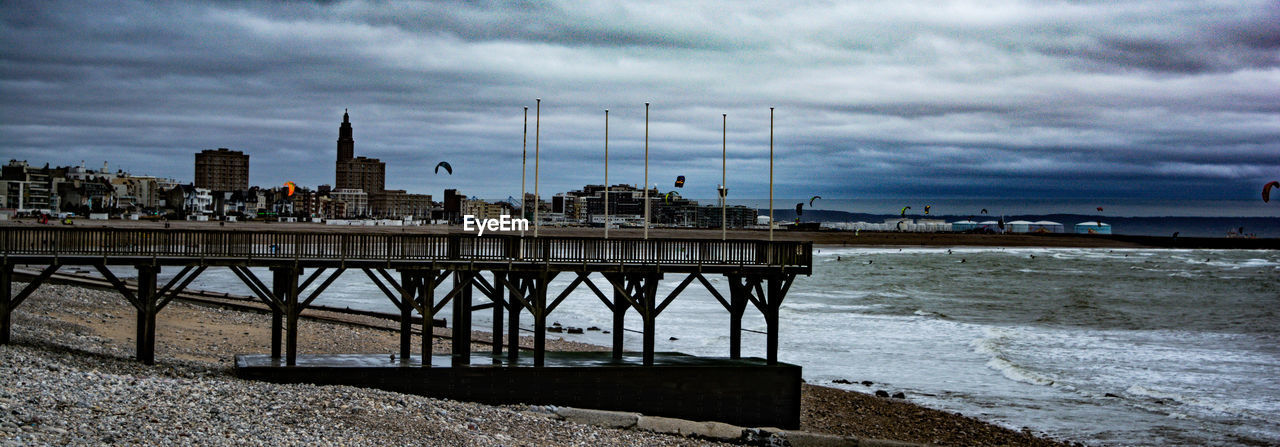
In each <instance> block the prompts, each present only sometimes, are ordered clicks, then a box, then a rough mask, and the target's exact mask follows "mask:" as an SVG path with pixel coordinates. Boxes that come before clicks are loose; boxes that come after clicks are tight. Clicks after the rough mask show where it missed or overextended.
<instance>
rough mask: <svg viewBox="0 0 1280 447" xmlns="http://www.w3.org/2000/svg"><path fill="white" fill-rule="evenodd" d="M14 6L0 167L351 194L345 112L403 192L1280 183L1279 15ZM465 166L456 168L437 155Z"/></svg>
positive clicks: (1177, 195) (1, 109)
mask: <svg viewBox="0 0 1280 447" xmlns="http://www.w3.org/2000/svg"><path fill="white" fill-rule="evenodd" d="M993 3H995V2H985V1H974V2H942V1H934V0H928V1H922V2H918V3H912V2H904V1H897V0H895V1H886V2H874V1H868V2H833V3H811V2H760V3H744V2H736V1H726V2H718V1H697V2H689V1H675V2H653V3H649V2H644V3H641V2H626V3H621V4H611V5H610V4H603V3H600V4H597V3H591V4H589V5H581V4H579V3H578V2H573V3H563V4H561V3H557V2H529V3H519V4H506V3H493V4H491V3H488V2H462V3H450V2H437V3H425V4H418V3H414V4H411V5H409V4H402V3H384V2H323V3H321V4H315V5H306V4H293V3H291V4H289V5H287V6H284V5H277V4H275V3H274V2H263V3H258V2H241V1H236V2H207V3H206V2H199V3H197V2H137V3H133V2H99V1H88V2H59V1H43V0H41V1H11V0H5V1H3V2H0V13H2V15H3V22H2V23H0V38H2V39H3V42H4V45H2V46H0V58H3V61H2V63H0V96H2V97H3V100H2V102H0V156H2V157H3V158H4V159H5V160H7V159H9V158H16V159H20V160H21V159H25V160H29V161H31V162H32V163H37V164H41V165H43V164H44V163H45V162H49V163H52V164H53V165H73V164H79V163H80V161H81V160H85V162H86V163H87V164H88V165H89V166H91V167H100V166H101V165H102V162H103V161H109V162H110V163H111V167H112V169H113V170H114V169H116V168H120V167H123V168H124V169H126V170H128V171H130V172H133V173H135V174H152V175H159V176H166V177H175V178H178V179H179V180H182V181H191V179H192V178H193V164H194V156H193V154H194V153H195V152H198V151H200V150H202V149H210V148H218V147H228V148H232V149H235V150H241V151H244V152H246V153H248V154H250V157H251V158H250V161H251V172H250V173H251V182H252V183H254V184H258V185H267V186H275V185H280V184H281V183H283V182H284V181H286V180H293V181H295V182H297V183H299V184H303V185H308V186H314V185H318V184H322V183H329V184H331V183H332V182H333V179H334V178H333V177H334V165H333V162H334V158H335V156H336V155H335V142H336V139H337V136H338V124H339V122H340V121H341V118H342V112H343V109H345V108H349V109H350V110H351V112H350V113H351V120H352V123H353V125H354V128H355V141H356V145H355V149H356V154H357V155H364V156H369V157H377V158H380V159H382V160H384V161H386V162H387V186H388V188H401V189H407V190H409V191H410V192H421V193H430V194H433V195H435V196H436V197H437V198H439V196H440V194H441V190H443V189H444V188H446V187H457V188H459V189H460V190H462V192H464V193H468V194H471V195H477V196H481V197H491V198H500V197H506V196H508V195H518V191H519V188H520V151H521V136H522V134H521V132H522V129H523V128H522V123H523V118H524V117H523V107H525V106H528V107H529V139H528V151H529V185H530V186H529V189H530V191H532V189H533V186H532V184H533V165H534V160H533V159H534V133H535V132H534V128H535V125H534V115H535V111H534V98H542V111H541V114H542V123H541V138H540V140H541V144H540V146H541V163H542V170H541V180H542V185H541V191H542V192H543V194H544V196H545V195H549V194H548V193H549V192H559V191H565V190H568V189H575V188H577V187H580V186H581V185H583V184H585V183H601V182H602V181H603V160H604V157H603V152H604V151H603V149H604V122H605V120H604V109H606V108H608V109H610V131H609V134H610V140H609V141H610V144H609V149H610V154H611V157H610V180H611V181H613V182H614V183H632V184H639V183H640V182H641V181H642V176H643V170H642V159H643V153H644V103H645V102H650V103H652V106H651V110H650V128H649V149H650V160H651V164H650V183H657V184H658V185H659V187H661V188H663V190H666V189H668V188H670V187H671V186H672V185H671V183H672V181H673V180H674V178H675V176H677V175H685V176H687V178H688V183H687V185H686V188H685V190H684V191H683V192H684V195H686V196H691V197H714V196H715V193H714V191H715V188H716V185H717V184H718V183H720V155H721V123H722V121H721V114H728V126H727V127H728V137H727V140H728V141H727V146H728V154H729V155H728V157H729V175H728V176H729V180H728V182H729V186H730V188H731V191H732V194H731V195H732V196H735V197H738V198H746V197H763V196H765V195H766V194H767V187H768V171H769V158H768V156H769V107H776V112H775V113H776V115H775V120H776V121H775V136H774V144H775V146H774V147H775V157H776V158H775V162H776V177H775V178H776V185H777V186H776V188H777V194H778V195H779V196H782V197H801V196H808V195H812V194H821V195H823V196H824V197H832V198H836V197H843V198H867V197H1005V198H1009V197H1062V198H1094V197H1097V198H1157V199H1237V200H1257V196H1258V195H1259V191H1260V189H1261V186H1262V185H1263V184H1264V183H1265V182H1266V181H1269V180H1273V179H1280V2H1276V1H1274V0H1269V1H1232V2H1215V1H1202V0H1196V1H1169V0H1159V1H1149V2H1141V1H1139V2H1113V1H1098V2H1089V1H1072V2H1035V3H1032V2H1012V3H1002V4H998V5H995V4H993ZM442 160H447V161H449V162H450V163H451V164H452V165H453V168H454V174H453V175H452V176H447V175H445V174H444V173H443V172H442V173H441V174H440V175H435V174H433V173H432V172H431V168H432V167H434V166H435V164H436V163H437V162H439V161H442Z"/></svg>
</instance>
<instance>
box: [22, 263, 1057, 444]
mask: <svg viewBox="0 0 1280 447" xmlns="http://www.w3.org/2000/svg"><path fill="white" fill-rule="evenodd" d="M314 314H315V313H313V312H312V311H307V312H306V313H304V314H303V318H304V320H307V321H305V323H304V324H303V326H302V334H303V335H302V336H301V337H299V351H300V352H305V353H315V354H319V353H383V352H396V351H397V350H398V340H399V336H398V333H397V332H395V330H394V329H395V327H396V324H395V323H394V322H390V321H386V320H379V319H376V318H374V317H367V316H351V315H344V316H342V318H344V319H345V318H350V319H351V321H350V322H349V323H342V322H334V321H319V320H314V319H309V318H308V316H309V315H314ZM13 316H14V321H13V323H14V342H15V344H16V345H18V346H21V347H23V348H33V349H43V350H48V349H60V350H68V351H72V352H75V353H77V355H101V356H105V357H109V358H112V359H115V360H118V361H119V362H124V363H126V364H127V363H128V362H132V361H133V360H132V353H133V343H132V336H133V335H134V331H133V324H132V319H133V318H134V313H133V309H132V308H131V307H128V304H126V301H125V300H124V299H123V298H122V297H120V296H119V295H118V293H116V292H114V291H106V290H97V289H93V288H86V287H80V286H75V285H64V284H45V285H43V286H41V287H40V288H39V289H37V291H36V293H35V294H34V295H33V296H32V297H31V299H29V300H27V301H26V302H25V303H24V305H23V306H20V307H18V308H17V309H15V310H14V314H13ZM269 319H270V316H269V314H264V313H256V312H249V311H242V310H228V309H226V308H223V307H221V306H218V305H214V304H199V303H190V302H186V301H184V300H181V299H179V300H176V301H175V302H174V303H173V304H171V305H170V306H169V307H168V308H166V310H165V312H162V313H161V314H160V317H159V319H158V327H157V337H158V338H157V344H156V355H157V366H155V367H144V366H142V365H140V364H136V365H137V367H138V368H139V369H140V370H148V369H155V368H159V369H165V368H166V367H169V368H172V366H167V365H170V364H173V363H179V364H188V363H191V364H196V365H199V366H200V367H202V368H207V369H209V370H210V371H215V372H216V373H217V374H218V375H222V376H230V375H231V374H232V373H231V367H232V362H233V361H234V360H233V356H234V355H235V354H237V353H246V352H264V351H266V350H268V346H269V340H270V333H269V329H268V328H269V327H270V323H269ZM379 323H381V324H382V325H383V327H384V328H385V329H379V328H374V327H371V326H378V325H379ZM447 331H448V330H447V329H446V330H444V331H442V332H444V333H447ZM441 335H444V334H443V333H442V334H441ZM487 336H488V333H486V332H482V331H475V332H473V335H472V337H473V339H475V340H477V341H481V340H485V339H486V337H487ZM525 338H528V339H529V340H528V341H527V342H528V343H531V341H532V340H531V339H532V337H531V336H526V337H522V345H523V344H525V343H526V341H525ZM418 340H420V339H418ZM547 345H548V348H549V349H553V350H607V349H608V348H607V347H603V346H596V345H589V344H585V343H578V342H573V341H569V340H564V339H563V337H548V338H547ZM414 349H415V351H416V349H418V348H417V347H416V346H415V348H414ZM433 350H435V351H437V352H447V350H448V345H447V340H442V339H440V338H437V339H436V343H435V344H434V345H433ZM227 380H231V381H240V379H235V378H233V377H232V378H227ZM241 382H246V383H250V382H248V381H241ZM259 385H260V386H268V387H270V386H271V385H269V384H256V383H255V385H254V386H259ZM321 388H323V387H321ZM870 389H874V388H869V390H870ZM369 392H371V393H373V392H375V391H373V390H370V391H369ZM377 393H385V392H377ZM390 394H395V393H390ZM402 396H403V395H402ZM802 396H803V397H802V400H803V403H802V410H801V411H802V416H801V429H802V430H806V431H811V432H817V433H825V434H833V435H843V436H858V437H862V438H872V439H889V440H896V441H906V442H917V443H929V444H938V445H1027V446H1060V445H1068V444H1066V443H1063V442H1060V441H1055V440H1050V439H1046V438H1040V437H1035V436H1033V435H1032V434H1031V433H1030V432H1027V431H1022V432H1020V431H1015V430H1011V429H1008V428H1004V427H1001V426H998V425H994V424H991V423H987V422H983V421H980V420H977V419H974V418H970V417H966V416H961V415H959V414H953V413H947V412H944V411H939V410H933V409H930V408H926V407H922V406H919V405H916V404H913V403H911V402H910V401H909V400H907V399H893V398H881V397H876V396H873V395H870V394H865V393H860V392H855V391H846V390H841V389H837V388H830V387H824V386H820V385H816V384H807V383H806V384H804V385H803V386H802ZM422 399H425V400H426V401H438V400H437V399H429V398H422ZM468 405H473V406H477V407H484V408H487V409H500V408H502V407H491V406H483V405H479V404H468ZM513 417H514V416H513ZM599 430H603V431H608V430H607V429H599ZM614 431H616V430H614ZM619 433H623V432H619ZM626 433H632V432H626ZM0 434H5V433H2V432H0ZM605 436H606V437H614V438H617V437H619V436H622V435H619V434H618V433H609V434H606V435H605ZM673 439H681V440H686V441H687V439H685V438H673ZM666 443H669V442H668V441H663V442H661V444H666ZM553 444H554V443H553ZM698 444H701V442H699V443H698Z"/></svg>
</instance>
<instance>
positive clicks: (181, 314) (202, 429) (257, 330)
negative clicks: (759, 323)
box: [0, 283, 1065, 446]
mask: <svg viewBox="0 0 1280 447" xmlns="http://www.w3.org/2000/svg"><path fill="white" fill-rule="evenodd" d="M21 286H22V285H21V284H20V283H15V288H18V287H21ZM310 313H311V311H308V312H306V313H304V316H306V315H307V314H310ZM133 318H134V313H133V310H132V308H131V307H129V306H128V305H127V304H126V302H125V300H124V299H123V298H121V297H119V296H118V295H117V294H116V293H115V292H113V291H107V290H98V289H92V288H86V287H80V286H73V285H64V284H45V285H42V286H41V287H40V288H39V289H38V290H37V291H36V292H35V293H34V294H33V295H32V296H31V297H30V298H29V299H28V300H27V301H26V302H24V303H23V304H22V305H21V306H20V307H18V308H17V309H16V310H15V311H14V313H13V334H12V335H13V342H12V343H11V344H10V345H6V346H0V375H3V377H5V380H3V381H0V445H4V446H10V445H105V444H119V445H184V444H188V445H189V444H197V445H232V444H234V445H494V446H498V445H503V446H510V445H538V446H541V445H548V446H550V445H602V446H610V445H619V446H622V445H723V444H718V443H715V442H711V441H708V440H704V439H696V438H685V437H680V436H673V435H666V434H658V433H648V432H643V431H636V430H619V429H610V428H602V427H595V426H588V425H580V424H574V423H570V422H565V421H561V420H557V419H556V418H555V417H554V414H553V413H552V412H551V411H550V409H549V408H548V407H546V406H537V405H507V406H490V405H481V404H475V403H468V402H457V401H450V400H441V399H432V398H427V397H422V396H414V395H405V394H398V393H391V392H386V391H380V390H373V389H363V388H355V387H344V386H313V385H279V384H270V383H261V382H252V381H246V380H241V379H238V378H236V377H235V376H234V375H233V372H232V366H233V365H232V362H233V359H234V355H235V354H241V353H257V352H265V351H267V350H269V340H270V334H269V327H270V316H269V315H267V314H261V313H256V312H244V311H238V310H229V309H226V308H222V307H219V306H210V305H207V304H192V303H186V302H182V301H175V302H174V303H173V304H171V305H170V306H169V307H167V308H165V309H164V311H163V312H161V313H160V316H159V318H158V325H159V327H158V328H157V344H156V362H157V364H156V365H155V366H145V365H142V364H139V363H137V362H135V361H134V360H133V358H132V356H133V354H134V348H133V347H134V344H133V339H132V337H133V334H134V329H133V326H134V325H133ZM343 318H348V319H352V321H350V322H334V321H317V320H308V319H304V321H303V326H302V331H301V333H300V334H301V335H300V337H299V352H303V353H313V354H315V353H383V352H386V353H391V352H395V351H396V350H397V346H398V335H397V334H396V333H395V332H394V331H391V330H389V328H390V324H389V323H385V322H382V323H379V322H376V321H361V319H363V318H366V317H357V316H344V317H343ZM370 320H374V319H370ZM379 324H382V325H385V326H386V327H387V328H388V329H382V328H378V327H377V326H379ZM444 333H445V332H444V331H442V332H441V334H444ZM487 335H488V334H484V333H479V332H478V333H476V334H475V338H476V339H477V340H482V339H484V338H485V337H487ZM447 343H448V341H447V340H440V339H437V344H436V346H434V347H433V349H435V350H437V352H447V349H448V348H447V345H446V344H447ZM415 349H416V348H415ZM548 349H551V350H596V349H604V348H602V347H598V346H592V345H585V344H581V343H574V342H567V341H563V340H559V339H556V338H554V337H549V339H548ZM870 392H871V391H870V389H869V391H868V393H870ZM803 394H804V402H803V408H802V421H801V424H802V427H801V429H802V430H806V431H811V432H817V433H828V434H838V435H854V436H860V437H866V438H874V439H891V440H898V441H908V442H917V443H928V444H937V445H1031V446H1041V445H1045V446H1048V445H1065V444H1062V443H1059V442H1057V441H1052V440H1047V439H1043V438H1039V437H1036V436H1034V435H1033V434H1032V433H1029V432H1025V431H1015V430H1010V429H1007V428H1004V427H999V426H995V425H992V424H987V423H984V422H982V421H979V420H976V419H973V418H969V417H965V416H963V415H958V414H953V413H946V412H942V411H936V410H931V409H928V408H923V407H920V406H917V405H914V404H912V403H910V402H909V401H907V400H904V399H894V398H884V397H877V396H874V395H872V394H865V393H858V392H849V391H843V390H836V389H832V388H825V387H818V386H811V385H805V388H804V391H803Z"/></svg>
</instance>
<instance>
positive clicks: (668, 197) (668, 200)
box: [662, 191, 676, 203]
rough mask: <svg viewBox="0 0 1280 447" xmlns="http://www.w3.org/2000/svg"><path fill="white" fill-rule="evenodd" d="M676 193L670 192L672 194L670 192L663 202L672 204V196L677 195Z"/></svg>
mask: <svg viewBox="0 0 1280 447" xmlns="http://www.w3.org/2000/svg"><path fill="white" fill-rule="evenodd" d="M675 193H676V192H675V191H670V192H668V193H667V195H666V197H665V198H664V199H662V200H663V202H664V203H671V195H672V194H675Z"/></svg>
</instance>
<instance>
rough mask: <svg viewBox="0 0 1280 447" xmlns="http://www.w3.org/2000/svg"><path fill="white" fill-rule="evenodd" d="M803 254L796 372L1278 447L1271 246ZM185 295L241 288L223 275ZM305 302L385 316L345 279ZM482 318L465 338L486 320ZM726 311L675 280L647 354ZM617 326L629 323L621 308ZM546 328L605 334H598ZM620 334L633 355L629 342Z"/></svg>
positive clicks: (1278, 324) (1051, 432) (573, 318)
mask: <svg viewBox="0 0 1280 447" xmlns="http://www.w3.org/2000/svg"><path fill="white" fill-rule="evenodd" d="M815 250H816V251H817V253H816V254H815V258H814V263H815V264H814V268H813V274H812V275H811V276H802V277H799V278H797V279H796V281H795V284H794V285H793V286H792V288H791V290H790V292H789V294H788V295H787V298H786V300H785V302H784V304H783V305H782V309H781V335H780V342H781V346H780V350H779V359H780V360H781V361H783V362H787V363H793V364H797V365H801V366H802V367H803V374H804V379H805V380H806V381H807V382H808V383H811V384H818V385H824V386H832V387H837V388H843V389H848V390H852V391H857V392H862V393H872V392H874V391H876V390H885V391H889V392H890V393H895V392H899V391H900V392H903V393H904V394H905V395H906V398H907V400H909V401H911V402H914V403H918V404H920V405H924V406H927V407H931V408H936V409H940V410H945V411H948V412H958V413H961V414H964V415H966V416H972V417H975V418H978V419H981V420H984V421H988V422H991V423H995V424H999V425H1001V426H1005V427H1009V428H1012V429H1015V430H1023V429H1024V428H1025V429H1027V430H1030V431H1031V432H1032V433H1036V434H1041V435H1044V436H1048V437H1052V438H1055V439H1062V440H1070V441H1077V442H1083V443H1085V444H1088V445H1102V446H1121V445H1125V446H1127V445H1150V446H1156V445H1160V446H1168V445H1186V446H1193V445H1194V446H1201V445H1211V446H1216V445H1223V446H1226V445H1280V252H1276V251H1249V250H1149V249H1086V248H968V247H952V248H918V247H917V248H906V247H904V248H897V247H881V248H842V247H817V248H816V249H815ZM121 273H124V272H121ZM168 274H169V275H171V274H172V272H168ZM259 274H260V275H266V272H265V271H263V272H260V273H259ZM677 276H678V275H669V276H668V277H667V278H665V280H664V281H663V283H662V284H661V286H660V287H659V293H665V292H669V291H671V290H672V289H673V288H674V287H675V286H677V285H678V284H679V280H680V279H682V278H679V277H677ZM597 279H598V278H597ZM569 280H570V279H568V278H566V279H563V280H557V281H556V282H554V283H553V284H552V286H551V289H552V290H553V291H554V290H558V289H559V288H561V287H564V286H565V285H567V284H568V282H569ZM711 281H712V283H713V285H716V286H717V287H719V288H721V289H722V290H727V284H726V283H725V282H724V280H723V279H721V278H712V279H711ZM694 285H695V286H696V285H697V284H696V283H695V284H694ZM192 287H193V288H199V289H205V290H219V291H227V292H232V293H241V294H246V295H247V294H249V291H248V289H246V288H244V286H242V285H240V284H239V282H238V280H237V279H236V278H235V277H234V275H232V274H231V273H230V272H228V271H224V270H223V269H210V270H208V271H206V272H205V273H204V274H203V275H202V276H201V277H200V278H199V279H197V280H196V281H195V282H194V283H193V284H192ZM317 303H318V304H324V305H329V306H337V307H351V308H358V309H365V310H374V311H384V312H395V311H396V309H395V307H394V306H393V305H392V304H391V303H390V301H388V300H387V299H386V298H385V297H383V296H382V295H381V292H379V291H378V289H377V288H376V287H375V286H374V285H372V284H371V283H370V282H369V280H368V279H367V278H366V277H364V275H363V274H361V273H360V272H358V271H354V272H347V273H344V275H343V278H342V280H341V281H338V282H336V283H334V285H333V286H331V287H330V288H329V289H328V290H326V292H325V293H324V295H323V296H322V297H321V298H319V299H318V300H317ZM485 314H486V313H483V312H481V313H478V314H477V315H476V319H475V326H476V327H477V328H486V327H489V324H488V323H489V322H488V320H487V316H486V315H485ZM726 315H727V314H726V311H725V310H724V309H723V308H722V307H721V305H720V304H719V303H718V302H717V301H716V300H715V299H714V298H713V297H712V296H711V295H709V294H708V293H707V292H706V291H705V290H700V289H699V288H698V287H693V286H691V287H689V288H688V289H686V291H685V292H684V293H683V294H681V295H680V296H679V298H677V299H676V300H675V301H673V302H672V304H671V305H670V307H668V308H667V309H666V310H665V311H664V312H663V313H662V315H660V316H659V317H658V320H657V336H658V337H657V340H658V342H657V349H658V350H660V351H678V352H684V353H688V354H694V355H701V356H727V355H728V349H729V337H728V319H727V318H726ZM161 318H163V316H161ZM525 321H526V322H528V321H529V319H528V318H527V317H526V318H525ZM549 321H551V322H555V323H560V324H561V325H563V326H576V327H583V328H587V327H591V326H598V327H600V328H604V329H608V327H609V326H610V324H611V316H610V313H609V312H608V310H607V309H606V308H605V307H604V305H603V304H602V303H601V302H600V301H599V299H598V298H597V297H596V296H595V295H594V294H593V293H591V292H590V291H589V290H586V289H585V288H584V289H583V290H579V291H577V292H574V293H573V294H571V295H570V296H569V297H568V298H567V299H566V300H565V301H564V302H563V303H562V304H561V305H560V306H559V307H558V308H556V309H555V311H554V313H552V314H551V315H550V320H549ZM526 324H527V323H526ZM743 324H744V328H745V329H747V330H748V331H749V332H746V333H744V336H743V354H744V355H747V356H760V357H763V356H764V354H765V352H764V349H765V348H764V346H765V337H764V335H762V333H760V332H759V331H764V329H765V324H764V320H763V319H762V318H761V317H760V316H759V313H758V312H755V311H753V310H751V309H749V310H748V312H747V317H746V318H745V319H744V323H743ZM627 325H628V327H630V328H637V329H638V328H640V327H641V325H640V321H639V319H638V318H637V317H636V316H635V314H634V313H632V314H630V316H629V320H628V321H627ZM305 334H306V326H305V324H304V325H303V328H302V336H304V337H305V336H306V335H305ZM551 336H552V337H564V338H566V339H569V340H575V341H582V342H587V343H597V344H602V345H607V344H609V343H610V340H611V338H610V337H611V335H606V334H603V333H601V332H596V331H588V332H586V333H585V334H582V335H570V334H551ZM626 337H627V338H626V343H627V348H628V349H639V347H640V345H641V338H640V335H639V333H635V332H628V333H627V335H626ZM264 349H265V347H264ZM837 380H839V381H849V382H852V383H851V384H843V383H836V381H837ZM862 381H870V382H872V385H870V386H864V385H862V384H861V383H860V382H862Z"/></svg>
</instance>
